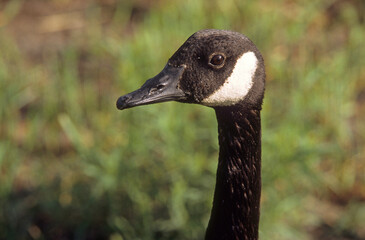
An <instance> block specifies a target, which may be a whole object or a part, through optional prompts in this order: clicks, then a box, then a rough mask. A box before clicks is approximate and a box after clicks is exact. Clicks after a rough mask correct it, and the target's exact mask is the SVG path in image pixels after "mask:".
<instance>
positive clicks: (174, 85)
mask: <svg viewBox="0 0 365 240" xmlns="http://www.w3.org/2000/svg"><path fill="white" fill-rule="evenodd" d="M184 70H185V67H184V66H179V67H173V66H170V65H168V64H167V65H166V66H165V68H164V69H163V70H162V71H161V72H160V73H159V74H157V75H156V76H155V77H153V78H151V79H148V80H147V81H146V82H145V84H143V85H142V87H141V88H140V89H138V90H136V91H134V92H131V93H128V94H126V95H124V96H121V97H120V98H119V99H118V101H117V108H118V109H119V110H122V109H126V108H131V107H136V106H140V105H146V104H152V103H159V102H167V101H179V100H184V99H186V95H185V93H184V92H183V91H182V90H181V89H180V88H179V87H178V83H179V80H180V78H181V76H182V74H183V72H184Z"/></svg>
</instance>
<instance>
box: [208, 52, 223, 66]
mask: <svg viewBox="0 0 365 240" xmlns="http://www.w3.org/2000/svg"><path fill="white" fill-rule="evenodd" d="M223 63H224V56H223V55H222V54H216V55H213V56H212V58H211V59H210V62H209V64H211V65H213V66H215V67H219V66H221V65H223Z"/></svg>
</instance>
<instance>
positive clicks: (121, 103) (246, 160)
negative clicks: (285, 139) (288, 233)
mask: <svg viewBox="0 0 365 240" xmlns="http://www.w3.org/2000/svg"><path fill="white" fill-rule="evenodd" d="M246 53H253V55H250V56H254V57H252V58H248V59H249V60H250V59H253V60H254V61H255V64H254V65H252V66H254V67H255V68H254V69H253V71H254V72H253V74H252V76H251V75H250V74H246V73H245V72H242V71H243V70H242V71H238V74H240V73H241V72H242V74H243V75H244V76H243V77H244V78H245V79H242V81H247V84H246V85H244V86H248V88H249V89H248V91H247V94H242V98H240V99H238V100H236V99H234V100H232V99H228V100H229V101H228V100H227V99H225V98H230V95H229V94H225V95H222V96H220V95H219V97H218V98H217V99H218V100H215V101H216V102H214V104H210V103H207V101H205V100H206V99H207V98H209V97H210V96H211V95H213V94H215V93H217V92H219V90H221V89H222V88H224V87H225V85H226V84H227V79H229V78H230V77H231V76H232V75H233V72H234V71H237V68H239V67H242V69H244V70H245V69H246V68H245V64H246V63H245V62H243V63H241V62H240V64H242V65H240V64H238V61H239V60H238V59H240V58H241V57H242V56H244V55H245V54H246ZM213 58H214V59H213ZM212 59H213V60H212ZM247 64H249V63H247ZM248 70H250V68H248ZM236 73H237V72H236ZM247 76H251V78H252V79H247V78H248V77H247ZM236 79H237V76H236V77H235V80H231V81H237V80H236ZM264 85H265V67H264V61H263V58H262V56H261V54H260V52H259V51H258V50H257V48H256V46H255V45H254V44H253V43H252V42H251V41H250V40H249V39H248V38H247V37H246V36H244V35H242V34H240V33H236V32H231V31H224V30H202V31H199V32H197V33H195V34H193V35H192V36H191V37H190V38H188V40H187V41H186V42H185V43H184V44H183V45H182V46H181V47H180V48H179V49H178V50H177V51H176V52H175V53H174V55H173V56H172V57H171V58H170V59H169V61H168V63H167V65H166V66H165V68H164V69H163V71H162V72H161V73H159V74H158V75H156V76H155V77H153V78H151V79H149V80H148V81H147V82H146V83H145V84H144V85H143V86H142V87H141V88H140V89H138V90H136V91H134V92H132V93H129V94H127V95H125V96H122V97H120V98H119V99H118V101H117V107H118V108H119V109H125V108H130V107H134V106H139V105H145V104H151V103H157V102H164V101H171V100H174V101H179V102H185V103H197V104H202V105H206V106H211V107H213V108H214V110H215V112H216V116H217V121H218V134H219V147H220V150H219V161H218V169H217V181H216V188H215V193H214V200H213V208H212V212H211V218H210V220H209V224H208V228H207V231H206V237H205V239H207V240H212V239H220V240H225V239H226V240H232V239H237V240H240V239H249V240H252V239H258V226H259V217H260V194H261V176H260V172H261V123H260V111H261V105H262V101H263V97H264ZM239 86H240V85H239ZM223 90H224V89H223ZM234 94H237V93H234ZM226 100H227V101H226Z"/></svg>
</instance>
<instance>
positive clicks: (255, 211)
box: [205, 106, 261, 240]
mask: <svg viewBox="0 0 365 240" xmlns="http://www.w3.org/2000/svg"><path fill="white" fill-rule="evenodd" d="M215 110H216V115H217V120H218V130H219V147H220V151H219V162H218V170H217V183H216V187H215V193H214V201H213V209H212V213H211V217H210V220H209V225H208V228H207V232H206V236H205V239H206V240H212V239H219V240H224V239H227V240H236V239H237V240H241V239H242V240H254V239H258V225H259V217H260V195H261V174H260V172H261V124H260V111H259V110H250V109H244V107H242V106H235V107H229V108H227V107H225V108H216V109H215Z"/></svg>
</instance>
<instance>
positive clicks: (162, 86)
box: [157, 84, 165, 90]
mask: <svg viewBox="0 0 365 240" xmlns="http://www.w3.org/2000/svg"><path fill="white" fill-rule="evenodd" d="M164 87H165V85H163V84H160V85H158V86H157V90H161V89H162V88H164Z"/></svg>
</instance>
